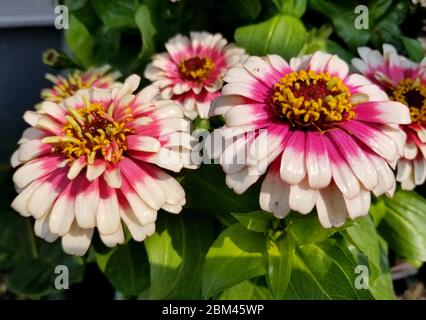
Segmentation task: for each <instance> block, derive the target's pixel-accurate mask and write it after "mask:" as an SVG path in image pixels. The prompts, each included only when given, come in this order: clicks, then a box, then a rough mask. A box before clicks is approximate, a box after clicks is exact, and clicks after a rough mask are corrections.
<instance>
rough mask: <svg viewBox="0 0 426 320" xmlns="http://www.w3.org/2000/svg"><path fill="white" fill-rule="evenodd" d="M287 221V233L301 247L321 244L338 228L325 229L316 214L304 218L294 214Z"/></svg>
mask: <svg viewBox="0 0 426 320" xmlns="http://www.w3.org/2000/svg"><path fill="white" fill-rule="evenodd" d="M286 219H287V227H286V232H287V233H288V234H289V236H290V237H291V238H293V239H294V240H295V241H296V243H298V244H299V245H303V244H309V243H315V242H320V241H323V240H326V239H328V238H329V237H330V236H331V235H332V234H333V233H335V232H336V231H338V230H339V229H338V228H328V229H326V228H324V227H323V226H321V224H320V223H319V221H318V217H317V215H316V213H312V214H309V215H306V216H303V215H301V214H299V213H292V214H291V215H290V216H289V217H288V218H286Z"/></svg>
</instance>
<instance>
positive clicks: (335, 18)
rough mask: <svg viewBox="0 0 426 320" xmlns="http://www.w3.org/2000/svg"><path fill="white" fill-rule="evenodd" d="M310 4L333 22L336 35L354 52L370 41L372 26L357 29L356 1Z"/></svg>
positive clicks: (321, 0)
mask: <svg viewBox="0 0 426 320" xmlns="http://www.w3.org/2000/svg"><path fill="white" fill-rule="evenodd" d="M309 4H310V6H311V7H312V8H313V9H314V10H317V11H319V12H321V13H322V14H324V15H325V16H327V17H328V18H329V19H330V20H331V21H332V22H333V25H334V29H335V31H336V33H337V34H338V35H339V37H340V38H342V39H343V40H344V41H345V42H346V44H347V45H348V46H349V47H350V48H351V49H352V50H355V49H356V48H357V47H359V46H362V45H365V44H366V43H367V42H368V40H369V39H370V36H371V33H370V28H371V26H370V25H369V29H367V30H366V29H361V30H358V29H357V28H356V27H355V23H354V22H355V19H356V18H357V17H358V14H356V13H355V10H354V9H355V7H356V6H357V5H358V3H356V2H354V1H345V2H339V3H337V2H330V1H326V0H310V1H309ZM369 23H370V21H369Z"/></svg>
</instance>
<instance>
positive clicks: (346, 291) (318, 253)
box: [285, 239, 373, 300]
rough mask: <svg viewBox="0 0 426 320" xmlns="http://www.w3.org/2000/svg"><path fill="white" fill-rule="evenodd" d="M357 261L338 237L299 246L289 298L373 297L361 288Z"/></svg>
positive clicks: (295, 257)
mask: <svg viewBox="0 0 426 320" xmlns="http://www.w3.org/2000/svg"><path fill="white" fill-rule="evenodd" d="M356 266H357V261H356V260H355V258H354V257H353V255H352V253H351V252H350V251H349V250H348V249H347V248H346V246H345V245H344V244H343V243H342V242H340V241H336V240H334V239H328V240H325V241H323V242H320V243H316V244H308V245H304V246H300V247H297V248H296V251H295V254H294V255H293V258H292V273H291V278H290V282H289V284H288V288H287V291H286V293H285V298H286V299H309V300H311V299H318V300H335V299H351V300H352V299H373V296H372V295H371V293H370V291H369V290H368V289H357V288H356V287H355V279H356V277H357V274H356V273H355V268H356Z"/></svg>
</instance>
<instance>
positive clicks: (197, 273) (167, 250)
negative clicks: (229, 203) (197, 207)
mask: <svg viewBox="0 0 426 320" xmlns="http://www.w3.org/2000/svg"><path fill="white" fill-rule="evenodd" d="M213 226H214V225H213V221H212V220H211V219H208V218H207V217H205V216H200V215H194V214H189V213H188V212H182V213H181V214H180V215H179V216H174V215H171V214H167V213H162V214H161V215H160V216H159V219H158V220H157V222H156V228H157V232H156V233H155V234H154V235H153V236H151V237H149V238H147V239H146V240H145V241H144V242H145V247H146V249H147V252H148V256H149V262H150V268H151V287H150V288H149V290H147V292H145V293H144V295H143V297H147V298H149V299H199V298H200V296H201V270H202V265H203V262H204V256H205V254H206V253H207V250H208V248H209V246H210V245H211V243H212V242H213V240H214V234H213Z"/></svg>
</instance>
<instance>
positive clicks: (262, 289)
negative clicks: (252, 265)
mask: <svg viewBox="0 0 426 320" xmlns="http://www.w3.org/2000/svg"><path fill="white" fill-rule="evenodd" d="M260 280H261V279H259V278H253V279H250V280H246V281H243V282H241V283H239V284H237V285H235V286H233V287H231V288H229V289H226V290H225V291H223V292H222V294H221V295H220V296H219V300H272V299H273V297H272V294H271V291H270V290H269V289H268V288H267V287H266V286H264V285H262V284H261V283H260V282H261V281H260Z"/></svg>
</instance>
